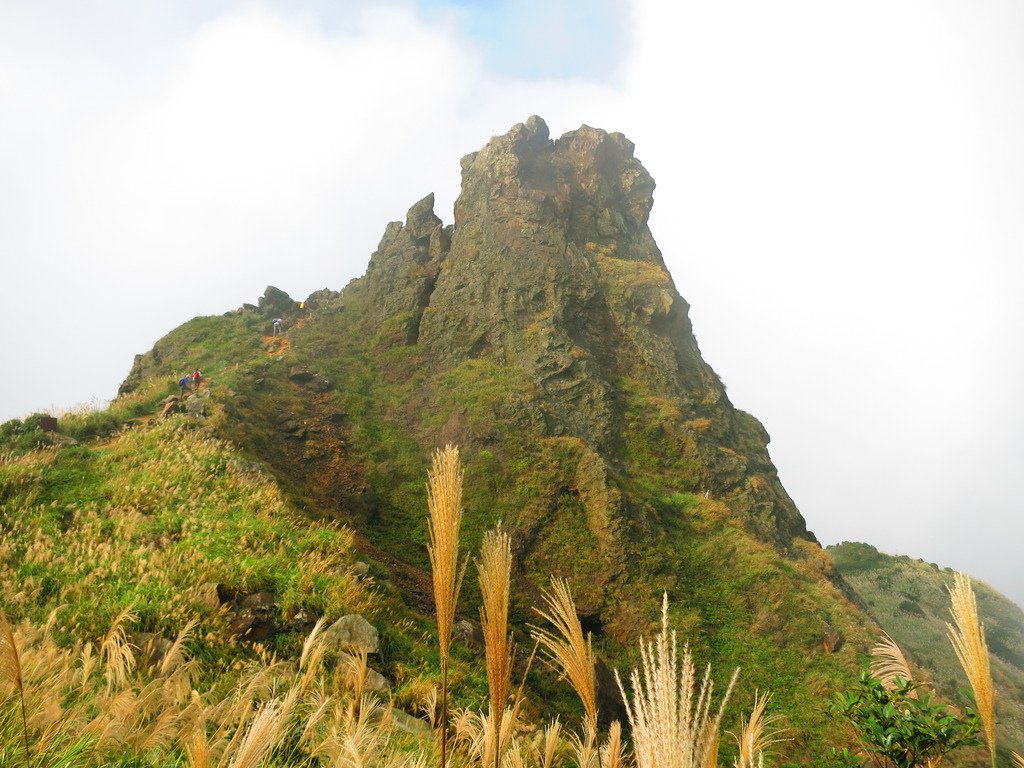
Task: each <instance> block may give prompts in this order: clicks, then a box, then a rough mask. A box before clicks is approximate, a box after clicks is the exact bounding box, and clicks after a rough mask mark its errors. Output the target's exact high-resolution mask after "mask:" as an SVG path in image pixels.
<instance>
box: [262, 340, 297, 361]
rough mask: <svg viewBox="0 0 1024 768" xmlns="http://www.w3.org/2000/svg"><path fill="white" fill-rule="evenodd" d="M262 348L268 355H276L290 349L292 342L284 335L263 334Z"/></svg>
mask: <svg viewBox="0 0 1024 768" xmlns="http://www.w3.org/2000/svg"><path fill="white" fill-rule="evenodd" d="M263 348H264V349H265V350H266V351H267V356H268V357H276V356H277V355H284V354H286V353H287V352H288V351H289V350H291V348H292V343H291V342H290V341H288V338H287V337H285V336H264V337H263Z"/></svg>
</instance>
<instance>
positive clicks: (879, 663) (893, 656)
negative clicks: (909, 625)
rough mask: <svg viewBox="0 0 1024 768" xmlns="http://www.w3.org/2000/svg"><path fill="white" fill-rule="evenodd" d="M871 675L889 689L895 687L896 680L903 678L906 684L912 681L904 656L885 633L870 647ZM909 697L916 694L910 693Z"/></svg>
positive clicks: (908, 665)
mask: <svg viewBox="0 0 1024 768" xmlns="http://www.w3.org/2000/svg"><path fill="white" fill-rule="evenodd" d="M871 674H872V675H874V676H875V677H876V678H878V679H879V680H881V681H882V684H883V685H885V687H886V688H890V689H891V688H893V687H894V686H895V685H896V678H903V679H904V680H906V681H907V682H908V683H910V682H913V681H914V678H913V675H912V674H911V672H910V664H909V663H908V662H907V658H906V656H904V655H903V651H901V650H900V647H899V646H898V645H897V644H896V641H895V640H893V639H892V638H891V637H890V636H889V634H888V633H887V632H882V636H881V637H880V638H878V642H876V643H875V644H874V645H873V646H872V647H871ZM910 695H911V696H915V697H916V695H917V694H916V692H914V691H911V694H910Z"/></svg>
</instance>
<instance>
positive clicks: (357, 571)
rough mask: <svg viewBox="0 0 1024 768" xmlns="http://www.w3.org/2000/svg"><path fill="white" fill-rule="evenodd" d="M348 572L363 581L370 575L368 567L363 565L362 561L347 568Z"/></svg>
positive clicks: (357, 561)
mask: <svg viewBox="0 0 1024 768" xmlns="http://www.w3.org/2000/svg"><path fill="white" fill-rule="evenodd" d="M348 572H349V573H351V574H352V575H353V576H355V577H356V578H357V579H365V578H366V577H367V576H369V575H370V566H368V565H367V564H366V563H364V562H363V561H362V560H356V561H355V562H354V563H352V565H350V566H349V569H348Z"/></svg>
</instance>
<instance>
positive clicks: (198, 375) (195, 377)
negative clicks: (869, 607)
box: [192, 368, 203, 389]
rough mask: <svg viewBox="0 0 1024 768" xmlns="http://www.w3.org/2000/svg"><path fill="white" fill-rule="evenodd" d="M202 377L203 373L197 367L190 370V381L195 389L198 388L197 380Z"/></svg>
mask: <svg viewBox="0 0 1024 768" xmlns="http://www.w3.org/2000/svg"><path fill="white" fill-rule="evenodd" d="M202 378H203V374H202V373H201V372H200V370H199V369H198V368H196V369H195V371H193V372H192V383H193V384H194V385H195V387H196V389H199V380H200V379H202Z"/></svg>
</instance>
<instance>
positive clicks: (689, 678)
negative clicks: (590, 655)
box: [615, 594, 739, 768]
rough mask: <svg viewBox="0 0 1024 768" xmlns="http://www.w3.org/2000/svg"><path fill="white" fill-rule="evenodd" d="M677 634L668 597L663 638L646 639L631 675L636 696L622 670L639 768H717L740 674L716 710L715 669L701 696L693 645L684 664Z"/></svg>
mask: <svg viewBox="0 0 1024 768" xmlns="http://www.w3.org/2000/svg"><path fill="white" fill-rule="evenodd" d="M679 661H680V660H679V658H678V653H677V644H676V633H675V632H674V631H673V632H672V633H671V634H670V633H669V630H668V594H665V596H664V598H663V600H662V605H661V633H660V634H659V635H658V637H657V639H656V640H655V641H654V642H646V643H645V642H644V640H643V639H642V638H641V640H640V668H639V669H634V670H633V672H632V674H631V675H630V683H631V686H632V689H633V695H632V697H630V696H627V695H626V689H625V687H624V686H623V685H622V680H621V678H620V677H619V674H618V671H616V673H615V679H616V682H617V683H618V685H619V692H620V693H621V694H622V700H623V702H625V705H626V715H627V717H628V719H629V723H630V726H631V727H632V731H633V753H634V758H635V763H636V766H637V768H712V766H716V765H717V763H718V740H719V727H720V725H721V722H722V716H723V715H724V714H725V705H726V703H727V702H728V701H729V696H730V695H731V694H732V689H733V686H734V685H735V684H736V678H737V676H738V675H739V668H737V669H736V671H734V672H733V674H732V678H731V679H730V681H729V687H728V688H727V689H726V691H725V695H724V696H723V697H722V700H721V702H720V703H719V706H718V711H717V712H716V713H713V712H712V710H711V701H712V694H713V692H714V684H713V683H712V681H711V666H710V665H708V667H707V668H706V669H705V671H704V677H703V679H702V681H701V684H700V690H699V693H697V695H696V696H694V694H695V692H696V691H697V685H696V683H697V675H696V669H695V668H694V663H693V656H692V655H691V653H690V648H689V646H688V645H684V646H683V658H682V665H680V663H679Z"/></svg>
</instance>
